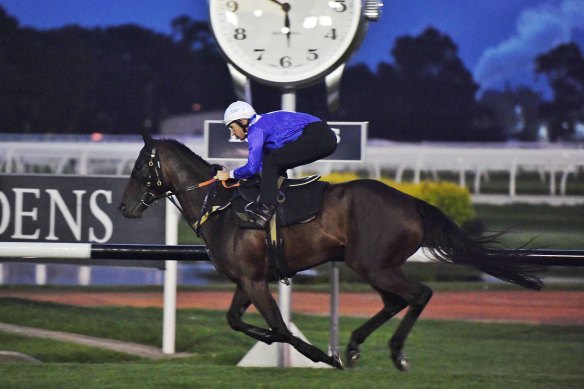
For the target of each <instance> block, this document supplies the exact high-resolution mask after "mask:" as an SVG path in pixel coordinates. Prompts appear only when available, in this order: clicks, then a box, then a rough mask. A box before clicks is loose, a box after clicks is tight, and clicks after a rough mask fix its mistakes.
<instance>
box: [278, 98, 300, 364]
mask: <svg viewBox="0 0 584 389" xmlns="http://www.w3.org/2000/svg"><path fill="white" fill-rule="evenodd" d="M282 110H284V111H296V91H295V90H294V89H285V90H283V91H282ZM278 300H279V301H278V305H279V306H280V311H281V313H282V318H283V319H284V323H285V324H286V327H288V328H290V323H291V314H290V311H291V309H292V308H291V302H292V282H290V285H289V286H286V285H284V284H283V283H281V282H280V283H279V284H278ZM291 362H292V361H291V354H290V345H289V344H287V343H278V367H291Z"/></svg>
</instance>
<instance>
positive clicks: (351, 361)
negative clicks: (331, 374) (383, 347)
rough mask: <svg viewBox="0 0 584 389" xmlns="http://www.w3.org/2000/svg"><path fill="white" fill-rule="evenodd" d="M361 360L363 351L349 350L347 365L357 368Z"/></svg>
mask: <svg viewBox="0 0 584 389" xmlns="http://www.w3.org/2000/svg"><path fill="white" fill-rule="evenodd" d="M359 358H361V351H360V350H359V349H357V348H356V349H352V350H347V365H348V366H349V367H355V366H357V361H358V360H359Z"/></svg>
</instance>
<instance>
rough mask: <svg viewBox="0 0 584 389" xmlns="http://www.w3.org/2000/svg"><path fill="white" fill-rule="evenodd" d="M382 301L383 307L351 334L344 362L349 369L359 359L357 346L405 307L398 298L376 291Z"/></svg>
mask: <svg viewBox="0 0 584 389" xmlns="http://www.w3.org/2000/svg"><path fill="white" fill-rule="evenodd" d="M378 292H379V294H380V295H381V298H382V299H383V304H384V307H383V309H382V310H381V311H379V312H378V313H377V314H376V315H375V316H373V317H372V318H371V319H369V320H367V321H366V322H365V323H364V324H363V325H361V326H360V327H359V328H357V329H356V330H354V331H353V332H352V333H351V340H350V341H349V344H348V345H347V352H346V360H347V364H348V365H349V367H354V366H355V364H356V362H357V360H358V359H359V358H360V357H361V351H360V350H359V345H361V344H362V343H363V342H364V341H365V339H367V337H369V335H371V334H372V333H373V331H375V330H376V329H378V328H379V327H381V326H382V325H383V324H384V323H385V322H387V321H388V320H389V319H391V318H392V317H394V316H395V315H396V314H397V313H398V312H399V311H401V310H402V309H404V308H405V307H406V306H407V303H406V302H405V301H404V300H403V299H401V298H400V297H399V296H394V297H395V298H392V296H390V295H389V294H388V293H386V292H383V291H381V290H378Z"/></svg>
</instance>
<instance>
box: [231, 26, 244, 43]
mask: <svg viewBox="0 0 584 389" xmlns="http://www.w3.org/2000/svg"><path fill="white" fill-rule="evenodd" d="M233 37H234V38H235V39H237V40H238V41H242V40H244V39H245V38H247V35H245V28H236V29H235V34H234V35H233Z"/></svg>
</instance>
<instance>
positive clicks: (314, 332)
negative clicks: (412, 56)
mask: <svg viewBox="0 0 584 389" xmlns="http://www.w3.org/2000/svg"><path fill="white" fill-rule="evenodd" d="M246 317H247V318H248V320H249V321H250V322H252V323H255V324H261V320H260V318H259V317H258V316H257V315H253V314H252V315H248V316H246ZM0 320H1V321H3V322H9V323H13V324H21V325H27V326H36V327H40V328H47V329H57V330H63V331H69V332H76V333H83V334H86V335H91V336H101V337H105V338H112V339H119V340H124V341H130V342H139V343H143V344H149V345H153V346H159V345H160V344H161V326H162V324H161V321H162V313H161V311H160V310H159V309H145V308H108V307H104V308H81V307H70V306H64V305H59V304H46V303H31V302H28V301H24V300H18V299H0ZM363 321H364V319H358V318H349V317H343V318H341V323H340V327H341V342H342V343H343V344H344V343H346V342H347V340H348V338H349V336H350V331H351V330H353V329H354V328H356V327H357V326H359V325H360V324H361V323H362V322H363ZM397 322H398V321H397V320H395V321H393V322H390V323H388V324H387V325H385V326H384V327H382V328H381V329H379V330H378V331H377V332H375V333H374V334H373V335H372V336H371V337H370V338H369V339H368V340H367V341H366V343H365V344H364V345H363V346H362V348H361V349H362V351H363V357H362V358H361V360H360V361H359V366H358V367H357V368H356V369H353V370H347V371H342V372H341V371H335V370H332V369H277V368H261V369H259V368H238V367H236V366H235V364H236V363H237V361H239V360H240V359H241V358H242V357H243V355H244V354H245V353H246V352H247V351H248V350H249V349H250V348H251V346H252V345H253V344H254V341H253V340H252V339H250V338H248V337H245V336H244V335H242V334H239V333H235V332H233V331H232V330H231V329H230V328H229V327H228V325H227V323H226V321H225V318H224V313H223V312H216V311H205V310H193V309H188V310H179V311H178V316H177V351H180V352H189V353H192V354H193V356H192V357H188V358H181V359H164V360H159V361H150V360H143V359H137V358H136V357H129V356H125V355H123V354H119V353H112V352H108V351H103V350H99V349H95V348H88V347H82V346H77V345H72V344H67V343H61V342H55V341H51V340H45V339H33V338H25V337H20V336H8V335H6V334H1V333H0V344H1V345H2V346H1V348H2V349H3V350H11V351H19V352H24V353H27V354H29V355H32V356H34V357H36V358H38V359H41V360H42V361H43V362H44V363H43V364H40V365H29V364H6V365H0V377H2V378H1V379H0V387H2V388H17V387H42V388H52V387H55V388H57V387H59V388H61V387H83V388H104V387H107V388H117V387H119V388H130V387H178V388H181V387H184V388H276V387H278V388H282V387H286V388H354V387H369V388H382V387H389V386H390V385H393V386H396V387H399V388H499V387H502V386H506V387H512V388H530V389H531V388H549V387H554V388H570V387H574V388H576V387H581V383H582V382H584V371H582V368H581V361H582V360H584V349H583V348H582V347H581V345H582V344H583V342H584V331H582V327H577V326H539V325H522V324H493V323H475V322H455V321H434V320H424V319H422V320H420V322H419V323H418V324H417V326H416V327H415V328H414V330H413V332H412V334H411V335H410V338H409V340H408V343H407V345H406V352H407V353H408V355H409V357H410V361H411V363H412V367H413V370H412V371H411V372H410V373H408V374H404V373H400V372H398V371H397V370H395V369H394V368H393V367H392V366H391V363H390V360H389V351H388V348H387V339H388V338H389V337H390V336H391V333H392V332H393V331H394V330H395V326H396V324H397ZM294 323H295V324H296V325H297V326H298V327H299V328H300V329H301V330H302V332H303V334H304V335H305V336H306V337H307V338H308V339H309V340H310V341H311V342H313V344H315V345H317V346H319V347H321V348H324V349H326V347H327V342H328V320H327V319H325V318H320V317H310V316H303V315H297V316H295V317H294Z"/></svg>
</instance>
